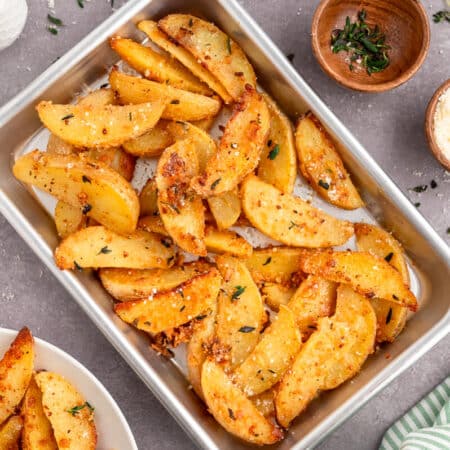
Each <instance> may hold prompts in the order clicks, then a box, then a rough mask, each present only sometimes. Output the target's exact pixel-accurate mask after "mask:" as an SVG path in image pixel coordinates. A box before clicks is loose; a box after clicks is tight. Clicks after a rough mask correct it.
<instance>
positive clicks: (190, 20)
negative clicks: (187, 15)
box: [189, 18, 194, 28]
mask: <svg viewBox="0 0 450 450" xmlns="http://www.w3.org/2000/svg"><path fill="white" fill-rule="evenodd" d="M192 25H194V21H193V20H192V18H191V19H189V28H191V27H192Z"/></svg>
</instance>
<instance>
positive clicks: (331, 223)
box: [241, 175, 353, 247]
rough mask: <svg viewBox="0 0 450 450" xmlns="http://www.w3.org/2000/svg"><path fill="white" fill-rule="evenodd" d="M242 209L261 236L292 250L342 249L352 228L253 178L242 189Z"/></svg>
mask: <svg viewBox="0 0 450 450" xmlns="http://www.w3.org/2000/svg"><path fill="white" fill-rule="evenodd" d="M241 198H242V208H243V210H244V212H245V215H246V216H247V218H248V220H250V222H251V223H252V224H253V226H254V227H255V228H257V229H258V230H259V231H261V232H262V233H264V234H266V235H267V236H269V237H271V238H272V239H276V240H277V241H280V242H282V243H283V244H286V245H290V246H293V247H330V246H333V245H341V244H344V243H345V242H347V240H348V239H349V238H350V237H351V236H352V235H353V225H352V223H350V222H347V221H345V220H339V219H336V218H335V217H333V216H330V215H329V214H326V213H325V212H323V211H321V210H320V209H318V208H315V207H313V206H311V205H310V204H309V203H308V202H306V201H305V200H302V199H301V198H299V197H295V196H293V195H289V194H283V193H282V192H281V191H279V190H278V189H277V188H275V187H274V186H272V185H270V184H267V183H265V182H264V181H262V180H260V179H259V178H258V177H255V176H254V175H250V176H248V177H247V178H246V179H245V180H244V182H243V183H242V186H241Z"/></svg>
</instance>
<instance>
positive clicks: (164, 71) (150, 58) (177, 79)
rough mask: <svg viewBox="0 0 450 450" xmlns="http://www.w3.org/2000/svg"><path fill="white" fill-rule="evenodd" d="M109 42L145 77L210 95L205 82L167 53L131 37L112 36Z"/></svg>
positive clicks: (210, 92)
mask: <svg viewBox="0 0 450 450" xmlns="http://www.w3.org/2000/svg"><path fill="white" fill-rule="evenodd" d="M109 44H110V45H111V48H112V49H113V50H114V51H116V52H117V53H118V54H119V56H120V57H121V58H122V59H123V60H124V61H125V62H126V63H128V64H129V65H130V66H131V67H132V68H133V69H135V70H137V71H138V72H139V73H140V74H141V75H143V76H144V77H145V78H148V79H150V80H154V81H159V82H160V83H166V84H168V85H170V86H173V87H176V88H180V89H184V90H186V91H191V92H196V93H197V94H202V95H212V91H211V90H210V89H209V88H208V86H206V84H203V83H202V82H200V81H199V80H198V79H197V78H196V77H195V76H194V75H192V73H191V72H189V70H187V69H186V68H184V67H183V66H182V65H181V64H180V63H178V62H177V61H176V60H174V59H172V58H171V57H169V56H167V55H164V54H162V53H158V52H156V51H155V50H153V49H151V48H150V47H145V46H144V45H142V44H139V43H137V42H135V41H133V40H132V39H125V38H121V37H119V36H115V37H112V38H111V39H110V40H109Z"/></svg>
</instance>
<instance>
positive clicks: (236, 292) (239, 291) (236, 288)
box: [231, 286, 245, 300]
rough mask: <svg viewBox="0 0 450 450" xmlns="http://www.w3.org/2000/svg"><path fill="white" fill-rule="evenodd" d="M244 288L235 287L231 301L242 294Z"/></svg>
mask: <svg viewBox="0 0 450 450" xmlns="http://www.w3.org/2000/svg"><path fill="white" fill-rule="evenodd" d="M244 291H245V286H236V287H235V291H234V292H233V295H232V296H231V300H237V299H239V297H240V296H241V295H242V294H243V293H244Z"/></svg>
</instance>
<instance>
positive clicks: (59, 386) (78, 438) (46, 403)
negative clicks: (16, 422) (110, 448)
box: [34, 372, 97, 450]
mask: <svg viewBox="0 0 450 450" xmlns="http://www.w3.org/2000/svg"><path fill="white" fill-rule="evenodd" d="M34 378H35V380H36V383H37V385H38V387H39V389H40V391H41V392H42V406H43V409H44V412H45V414H46V416H47V418H48V420H49V421H50V423H51V425H52V428H53V431H54V434H55V440H56V443H57V445H58V448H64V449H68V450H95V447H96V444H97V433H96V429H95V422H94V408H93V406H91V405H90V404H89V403H88V402H87V401H86V400H85V399H84V397H83V396H82V395H81V394H80V393H79V392H78V391H77V390H76V389H75V387H74V386H73V385H72V384H71V383H70V382H69V381H67V380H66V379H65V378H63V377H62V376H61V375H58V374H56V373H53V372H39V373H37V374H36V375H35V377H34ZM94 406H95V405H94Z"/></svg>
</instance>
